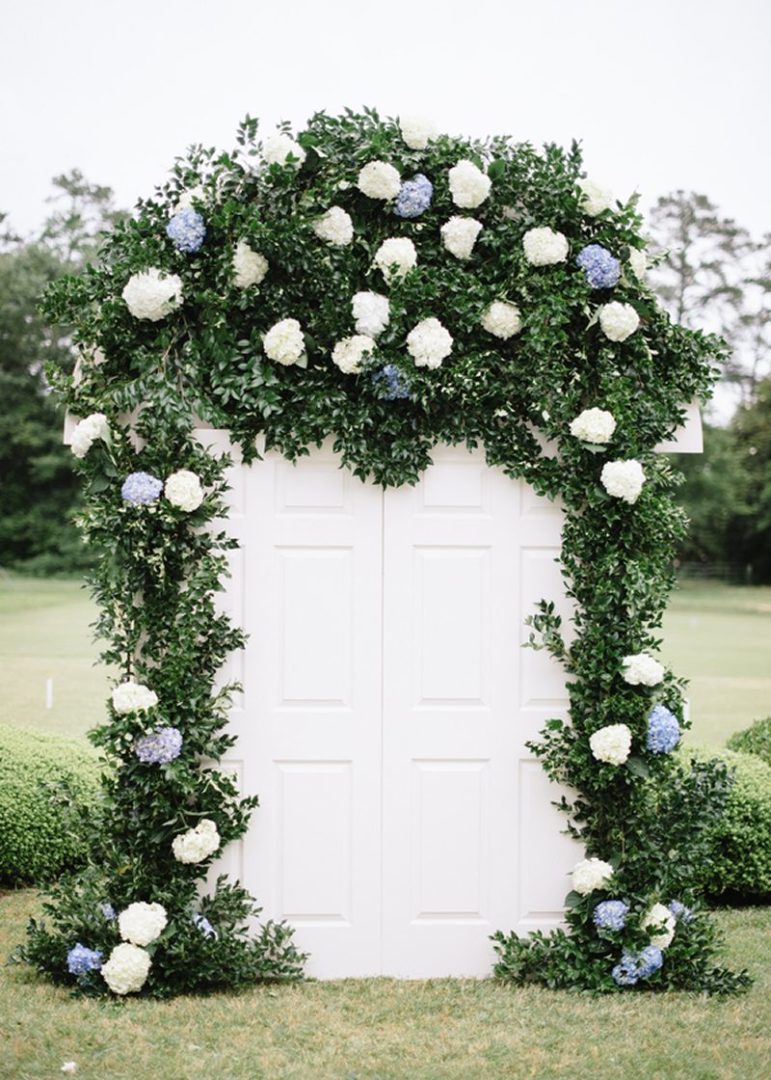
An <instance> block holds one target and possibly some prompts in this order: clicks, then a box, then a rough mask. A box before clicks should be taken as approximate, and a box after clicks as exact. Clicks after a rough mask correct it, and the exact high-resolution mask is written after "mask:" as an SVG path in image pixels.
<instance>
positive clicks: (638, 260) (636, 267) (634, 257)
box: [629, 248, 648, 281]
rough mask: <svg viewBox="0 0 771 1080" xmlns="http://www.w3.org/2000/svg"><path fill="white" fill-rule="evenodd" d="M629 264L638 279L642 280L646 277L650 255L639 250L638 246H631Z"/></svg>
mask: <svg viewBox="0 0 771 1080" xmlns="http://www.w3.org/2000/svg"><path fill="white" fill-rule="evenodd" d="M629 265H630V266H631V268H632V273H633V274H634V276H635V277H636V278H637V279H638V281H642V279H643V278H644V277H645V271H646V270H647V269H648V256H647V255H646V254H645V252H644V251H639V250H638V249H637V248H630V249H629Z"/></svg>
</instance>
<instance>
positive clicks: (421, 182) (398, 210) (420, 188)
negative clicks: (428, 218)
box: [394, 173, 434, 218]
mask: <svg viewBox="0 0 771 1080" xmlns="http://www.w3.org/2000/svg"><path fill="white" fill-rule="evenodd" d="M433 194H434V185H433V184H432V183H431V181H430V180H429V179H428V177H427V176H424V175H423V173H417V174H416V175H415V176H413V178H412V179H411V180H405V181H404V183H403V184H402V186H401V190H400V192H399V194H398V195H397V196H396V203H395V204H394V213H395V214H396V215H397V216H398V217H401V218H416V217H420V215H421V214H422V213H424V212H425V211H426V210H428V208H429V206H430V205H431V199H432V197H433Z"/></svg>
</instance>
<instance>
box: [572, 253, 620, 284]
mask: <svg viewBox="0 0 771 1080" xmlns="http://www.w3.org/2000/svg"><path fill="white" fill-rule="evenodd" d="M576 262H577V263H578V265H579V266H580V267H581V269H582V270H583V272H584V275H585V276H586V280H587V281H588V282H589V284H590V285H591V287H592V288H593V289H612V288H613V286H614V285H615V284H616V283H617V282H618V279H619V278H620V277H621V263H620V262H619V260H618V259H617V258H616V257H615V256H614V255H611V253H610V252H609V251H608V250H607V248H604V247H603V246H602V244H587V245H586V247H585V248H583V249H582V250H581V251H579V253H578V255H577V256H576Z"/></svg>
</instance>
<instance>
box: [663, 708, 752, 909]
mask: <svg viewBox="0 0 771 1080" xmlns="http://www.w3.org/2000/svg"><path fill="white" fill-rule="evenodd" d="M750 730H752V729H750ZM681 755H682V757H683V759H684V760H689V759H690V758H693V759H694V761H693V768H699V767H700V763H701V762H704V761H707V760H709V759H711V758H712V759H716V760H717V761H719V762H722V763H723V764H724V765H725V766H727V767H728V769H730V770H731V773H732V774H733V778H734V780H733V786H732V788H731V791H730V794H729V796H728V800H727V802H726V808H725V812H724V813H723V814H722V815H721V816H720V818H719V819H718V820H717V821H716V822H714V823H713V824H712V826H711V827H710V830H709V833H708V837H707V839H708V843H709V850H708V854H707V858H706V860H705V862H704V867H703V871H702V881H701V886H702V888H703V889H704V891H705V892H706V893H707V894H708V895H709V896H711V897H713V898H714V899H716V900H722V901H723V902H727V901H728V902H730V901H737V900H738V901H741V902H744V903H755V902H757V901H758V900H761V901H767V900H768V899H769V897H771V766H769V765H767V764H766V763H765V761H762V760H761V759H760V758H759V757H756V756H755V755H754V754H745V753H738V752H737V751H734V750H720V751H715V750H712V749H711V748H709V747H705V748H703V749H694V748H693V747H690V746H689V747H687V748H686V749H685V750H683V751H682V752H681Z"/></svg>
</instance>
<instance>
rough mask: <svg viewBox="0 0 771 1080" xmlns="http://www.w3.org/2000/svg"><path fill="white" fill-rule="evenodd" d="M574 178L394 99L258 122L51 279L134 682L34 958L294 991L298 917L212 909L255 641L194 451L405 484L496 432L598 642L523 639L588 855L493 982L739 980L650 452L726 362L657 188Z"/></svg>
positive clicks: (560, 165) (542, 747)
mask: <svg viewBox="0 0 771 1080" xmlns="http://www.w3.org/2000/svg"><path fill="white" fill-rule="evenodd" d="M581 168H582V166H581V155H580V151H579V148H578V146H577V145H573V147H572V148H571V149H570V151H569V152H565V151H563V150H561V149H559V148H558V147H556V146H551V145H550V146H546V147H545V148H544V149H543V150H542V151H537V150H535V149H534V148H533V147H531V146H530V145H527V144H521V143H514V142H513V141H512V140H510V139H509V138H492V139H489V140H487V141H475V140H469V139H465V138H456V137H449V136H446V135H438V134H436V133H434V132H433V131H432V130H431V129H430V127H429V125H427V124H426V123H424V122H422V121H419V120H412V119H406V118H402V119H401V121H399V122H397V121H392V120H381V119H380V117H379V116H378V115H377V113H375V112H374V111H372V110H365V111H363V112H362V113H360V114H355V113H353V112H350V111H348V112H346V113H345V114H344V115H342V116H340V117H329V116H327V115H326V114H324V113H318V114H316V115H315V116H313V117H312V119H311V120H310V122H309V123H308V126H307V128H306V129H305V130H304V131H303V132H301V133H300V134H299V135H298V136H297V139H296V140H294V139H293V138H292V136H291V134H290V132H289V129H288V127H283V128H281V129H280V130H279V132H277V133H276V134H275V135H273V136H270V137H269V138H268V139H266V140H265V141H264V142H262V143H261V142H259V141H258V139H257V123H256V121H254V120H253V119H250V118H248V117H247V119H246V121H245V122H244V123H243V124H242V125H241V127H240V129H239V133H238V146H237V148H236V149H235V150H234V151H233V152H232V153H225V154H219V153H217V152H216V151H214V150H211V149H205V148H202V147H194V148H193V149H192V150H191V151H190V153H189V156H188V157H187V158H185V159H184V160H178V161H177V162H176V164H175V166H174V169H173V171H172V174H171V178H170V180H169V181H168V182H167V183H166V184H165V185H164V186H163V187H162V188H160V189H158V191H157V192H156V194H155V195H154V196H153V197H152V198H150V199H148V200H145V201H143V202H140V203H139V205H138V208H137V212H136V214H135V215H134V217H133V218H132V219H130V220H128V221H126V222H124V223H122V224H120V225H119V226H118V227H117V229H116V230H115V232H114V233H113V234H112V235H111V236H110V237H109V239H108V240H107V242H106V243H105V245H104V248H103V251H102V255H101V260H100V262H99V263H98V264H97V265H95V266H93V267H91V268H89V269H88V270H87V271H86V272H85V273H84V274H83V276H81V277H78V278H71V279H66V280H64V281H61V282H59V283H57V284H56V285H55V286H54V287H53V288H52V289H51V291H50V293H49V294H48V297H47V300H46V311H47V315H48V317H49V318H50V319H51V320H53V321H56V322H58V323H64V324H69V325H72V326H74V340H75V343H76V344H77V346H78V348H79V350H80V353H81V358H80V361H79V364H78V368H77V370H76V373H75V376H74V378H73V377H69V376H66V375H63V374H62V373H61V372H58V373H57V372H52V373H51V376H50V377H51V380H52V382H53V383H54V385H55V387H56V389H57V391H58V392H59V393H60V394H61V395H62V397H63V399H64V400H65V402H66V404H67V406H68V408H69V409H70V411H71V412H72V413H73V414H75V415H77V416H80V417H86V418H87V419H85V420H84V421H82V422H81V423H80V425H79V426H78V428H77V429H76V431H75V434H74V436H73V451H74V452H75V454H76V456H77V457H78V460H79V468H80V470H81V472H82V474H83V479H84V483H85V490H86V498H87V503H86V510H85V512H84V514H83V518H82V527H83V531H84V535H85V538H86V539H87V540H88V541H89V542H90V543H92V544H95V545H96V546H97V548H98V550H99V552H100V553H101V558H100V562H99V566H98V569H97V570H96V572H95V574H94V577H93V583H92V584H93V589H94V593H95V595H96V598H97V600H98V601H99V604H100V609H101V616H100V619H99V624H98V631H99V633H100V634H101V635H102V636H103V637H104V638H105V639H106V640H107V642H108V645H107V647H106V649H105V651H104V653H103V659H104V660H106V661H107V662H109V663H112V664H115V665H117V666H118V667H119V668H120V669H121V671H122V673H123V679H122V682H121V684H120V685H119V686H118V687H117V688H116V690H115V692H114V693H113V698H112V703H111V706H110V719H109V722H108V723H106V724H105V725H103V726H102V727H100V728H98V729H97V730H96V731H95V732H94V733H93V734H92V738H93V740H94V742H95V743H96V744H97V745H98V746H100V747H101V748H102V749H103V750H104V751H105V752H106V754H107V756H108V759H109V761H110V762H111V764H112V765H113V766H114V769H113V771H112V772H111V773H110V775H109V776H107V777H106V778H105V799H104V808H103V813H102V816H101V819H100V820H99V821H98V822H97V823H95V827H94V829H93V840H92V859H91V861H90V863H89V865H88V867H87V868H86V869H85V870H84V871H82V872H79V873H78V874H76V875H72V876H70V877H68V878H67V879H65V880H64V881H62V882H61V883H60V884H59V885H58V887H57V888H56V889H55V890H54V892H53V895H52V897H51V899H50V901H49V903H48V905H47V910H48V916H49V921H48V922H47V923H39V924H33V925H32V926H31V927H30V933H29V937H28V942H27V945H26V946H25V949H24V955H25V957H26V959H27V960H28V961H29V962H31V963H33V964H35V965H36V966H37V967H38V968H39V969H40V970H42V971H44V972H46V973H47V974H49V975H50V976H51V977H53V978H54V979H56V980H59V981H63V982H69V983H71V984H74V985H75V986H76V987H77V989H79V990H80V991H83V992H87V993H106V992H109V991H112V992H113V993H117V994H119V995H122V994H125V993H131V992H141V993H144V994H151V995H162V994H171V993H175V992H181V991H189V990H201V989H210V988H215V987H229V986H237V985H241V984H245V983H249V982H252V981H254V980H255V979H258V978H281V977H285V978H292V977H297V976H299V974H300V973H301V970H302V960H303V958H302V957H301V956H300V955H299V954H298V953H297V951H296V950H295V948H294V946H293V944H292V940H291V931H290V930H289V929H288V928H287V927H286V926H283V925H275V924H270V923H269V924H267V925H266V926H264V927H263V928H262V930H261V931H260V933H259V934H258V935H257V937H252V938H250V937H249V936H248V935H247V933H246V932H245V931H244V930H243V928H242V927H243V920H244V917H245V916H246V915H247V914H248V913H249V912H250V911H251V910H252V901H251V899H250V898H249V897H248V895H247V894H246V893H245V892H244V891H243V890H242V889H241V888H240V887H238V886H234V885H231V884H228V883H227V882H226V881H225V880H224V879H220V880H219V881H218V882H217V885H216V888H215V889H214V891H213V892H212V893H211V895H209V896H207V897H205V898H203V899H199V883H200V882H201V880H202V879H203V878H204V877H205V876H206V872H207V867H208V865H209V864H210V862H211V860H212V858H213V857H214V853H215V852H216V851H217V850H219V848H220V846H221V845H222V844H225V843H227V842H229V841H231V840H233V839H235V838H236V837H238V836H239V835H241V834H242V833H243V832H244V831H245V829H246V827H247V823H248V818H249V814H250V812H251V810H252V809H253V807H254V806H255V805H256V799H243V800H242V799H239V798H238V795H237V792H236V790H235V788H234V785H233V782H232V780H231V779H230V778H229V777H228V776H227V775H226V774H224V773H222V772H220V771H218V769H217V768H216V762H217V761H218V760H219V759H220V758H221V757H222V755H223V753H224V752H225V751H226V750H227V748H228V747H229V745H231V742H232V740H231V739H230V738H229V737H228V736H227V735H226V734H225V733H224V726H225V722H226V714H227V706H228V701H229V691H228V690H224V691H220V692H215V691H214V689H213V686H214V679H215V675H216V672H217V670H218V669H219V667H220V666H221V664H222V663H223V661H224V659H225V658H226V656H227V654H228V653H229V652H230V651H231V650H233V649H237V648H239V647H240V646H241V645H242V644H243V636H242V634H241V631H240V630H239V629H238V628H235V627H233V626H231V625H230V624H229V622H228V620H227V619H226V618H225V617H223V616H222V615H218V614H217V613H216V610H215V605H214V595H215V593H216V590H217V588H218V587H219V582H220V580H221V579H222V577H223V575H224V573H225V570H226V564H225V553H226V551H227V549H228V548H230V547H232V546H235V542H234V541H233V540H230V539H229V538H228V537H227V535H226V534H225V533H224V532H223V531H221V530H220V529H219V527H218V525H217V519H218V517H219V516H220V515H221V514H222V513H223V500H222V496H223V491H224V482H223V474H224V469H225V467H226V464H227V461H226V460H225V459H224V458H221V459H217V458H215V457H213V456H210V455H209V454H208V453H207V452H206V451H205V450H203V449H202V448H201V447H200V445H198V443H196V441H195V440H194V439H193V437H192V431H193V428H194V426H195V424H196V422H197V418H203V420H205V421H206V422H207V423H208V424H210V425H211V426H213V427H221V428H226V429H228V430H229V431H230V433H231V438H232V439H233V440H234V441H236V442H238V443H240V445H241V447H242V450H243V454H244V458H245V460H246V461H249V460H252V459H253V458H254V457H255V456H256V449H255V439H256V436H257V435H258V434H262V435H264V437H265V443H266V446H267V447H268V448H276V449H278V450H279V451H281V452H282V453H283V454H284V455H286V456H287V457H288V458H290V459H295V458H297V457H298V456H300V455H301V454H303V453H307V447H308V446H309V445H312V444H318V443H320V442H321V440H322V439H324V438H325V437H327V436H328V435H330V434H331V435H333V436H334V438H335V444H336V448H337V449H338V450H339V451H340V453H341V455H342V459H343V462H344V463H345V465H346V466H348V467H350V468H351V469H352V470H353V471H354V472H355V473H356V474H358V475H360V476H362V477H370V478H373V479H374V480H375V481H376V482H377V483H379V484H383V485H392V484H402V483H414V482H415V481H416V479H417V477H418V476H419V474H420V473H421V471H422V470H423V469H424V468H425V467H426V465H427V464H428V463H429V462H430V455H431V448H432V446H433V445H434V444H435V443H436V442H437V441H440V440H441V441H443V442H449V443H461V442H465V443H467V444H468V445H470V446H476V445H482V446H484V448H485V452H486V455H487V459H488V461H489V462H490V464H492V465H497V466H501V467H502V468H503V469H504V470H505V471H506V472H507V473H508V474H509V475H511V476H513V477H522V478H524V479H526V480H527V481H528V482H529V483H530V484H532V485H533V487H534V488H535V489H536V491H538V492H539V493H541V494H544V495H547V496H549V497H557V496H559V497H560V498H561V500H562V502H563V504H564V506H565V511H566V521H565V527H564V535H563V547H562V556H561V558H562V567H563V571H564V574H565V578H566V583H567V589H568V593H569V595H570V596H571V597H572V599H573V600H574V602H575V605H576V615H575V637H574V640H573V642H572V644H571V645H570V646H569V647H568V646H567V645H566V643H565V641H564V639H563V636H562V632H561V627H560V620H559V618H558V617H557V616H556V615H555V613H554V608H553V605H552V604H551V603H549V602H548V601H547V600H544V601H543V602H542V604H541V605H540V609H539V611H537V612H536V613H534V615H533V617H532V619H531V624H532V635H531V643H532V644H533V646H534V647H536V648H540V647H545V648H547V649H548V650H549V651H550V652H551V653H552V654H553V655H554V656H556V657H557V658H558V659H559V660H560V661H561V662H562V663H563V664H564V665H565V667H566V669H567V671H568V673H569V676H570V682H569V690H570V703H571V721H570V723H569V724H564V723H562V722H561V721H560V720H553V721H550V722H549V723H548V724H547V728H546V730H545V732H544V735H543V739H542V741H541V742H540V743H539V744H538V745H537V746H536V747H534V749H535V752H536V753H537V754H538V755H539V756H540V758H541V760H542V763H543V765H544V767H545V768H546V770H547V772H548V773H549V775H550V776H552V777H554V778H556V779H558V780H560V781H563V782H565V783H566V784H568V785H569V786H570V787H571V788H572V789H573V790H574V791H575V792H576V797H575V799H574V801H573V803H572V805H568V804H567V803H565V804H564V807H563V808H564V809H565V810H566V812H567V813H568V817H569V822H570V824H569V828H570V829H571V831H572V832H573V833H574V834H575V835H576V836H578V837H579V838H580V839H581V840H582V841H583V842H584V843H585V845H586V848H587V855H588V857H589V858H588V861H587V862H585V863H584V864H582V865H581V866H579V867H578V868H577V869H576V871H575V873H574V879H573V880H574V890H573V891H572V892H571V893H570V895H569V896H568V900H567V904H568V914H567V922H568V929H567V931H566V932H565V931H557V932H556V933H554V934H553V935H550V936H549V937H544V936H541V935H535V936H534V937H533V938H531V939H529V940H528V941H520V940H518V939H517V938H516V937H514V936H513V935H509V936H506V935H505V934H503V933H500V934H498V935H497V941H496V947H497V950H498V952H499V956H500V962H499V964H498V966H497V972H498V974H499V975H500V976H502V977H504V978H507V979H510V980H513V981H525V980H533V981H540V982H543V983H545V984H546V985H550V986H570V987H582V988H593V989H599V990H620V989H622V988H625V987H629V986H636V987H637V988H638V989H642V988H651V989H653V988H687V989H692V990H695V989H701V990H705V989H706V990H711V991H715V990H717V991H730V990H735V989H738V988H740V987H741V986H743V985H745V984H746V978H745V977H744V976H743V975H740V976H735V975H732V974H731V973H729V972H726V971H723V970H721V969H713V968H711V967H710V963H711V960H710V958H711V955H712V952H713V944H714V932H713V929H712V926H711V923H710V922H709V920H708V919H707V917H706V916H705V915H703V914H702V913H700V912H699V911H698V910H697V909H696V908H695V907H694V901H695V900H696V897H695V896H694V894H693V891H692V889H691V886H690V884H689V882H690V877H691V874H690V871H691V869H692V866H693V861H694V859H696V858H698V852H699V846H698V845H699V833H700V829H701V828H702V826H703V824H704V823H703V821H702V822H699V820H697V819H698V817H699V814H702V813H704V812H705V811H703V807H704V806H706V805H707V802H705V793H706V794H709V793H710V792H711V793H716V792H718V790H719V788H720V785H721V783H723V782H724V779H725V778H724V777H721V776H719V775H717V774H715V773H714V772H712V771H710V769H709V768H708V767H704V768H703V769H702V771H701V772H700V773H694V774H692V775H691V776H689V777H687V776H683V775H682V773H681V772H680V771H679V770H678V769H677V767H676V766H675V764H674V762H673V760H672V758H671V757H670V755H669V753H668V751H669V750H671V749H672V747H673V745H674V743H675V742H676V741H677V738H678V737H679V730H680V728H681V727H682V726H684V723H683V697H682V690H683V684H682V682H681V681H680V680H678V679H677V678H676V677H675V676H674V675H673V674H672V673H671V672H668V671H665V670H664V668H663V667H662V666H661V665H659V664H658V662H657V661H656V660H655V658H654V657H653V656H652V655H651V652H655V650H656V648H657V645H658V641H657V639H656V636H655V634H656V629H657V628H658V627H659V625H660V620H661V615H662V611H663V608H664V605H665V602H666V597H667V594H668V591H669V589H670V587H671V585H672V557H673V545H674V543H675V542H676V539H677V537H678V536H680V535H681V533H682V531H683V529H684V528H685V521H684V518H683V515H682V513H681V511H679V510H678V509H677V507H676V506H675V504H674V503H673V500H672V496H671V491H672V488H673V485H674V483H675V479H674V478H673V475H672V474H671V471H670V468H669V465H668V463H667V461H666V460H665V459H664V458H663V457H660V456H656V455H655V454H654V447H655V446H656V444H657V443H658V442H659V441H660V440H662V439H664V438H666V437H668V436H670V435H671V434H672V432H673V431H674V430H675V429H676V428H677V427H678V426H679V425H680V423H681V422H682V420H683V416H684V411H683V403H684V402H687V401H690V400H691V399H692V398H693V397H695V396H700V397H702V398H703V397H705V396H706V395H707V394H708V392H709V389H710V386H711V384H712V381H713V379H714V376H715V362H716V360H718V359H719V358H720V357H721V355H722V351H723V346H722V343H721V342H720V341H719V340H717V339H716V338H714V337H710V336H706V335H704V334H701V333H698V332H694V331H690V330H686V329H684V328H682V327H679V326H676V325H673V323H672V322H671V321H670V319H669V317H668V316H667V315H666V314H665V313H664V312H663V311H662V310H661V309H660V308H659V307H658V306H657V304H656V302H655V299H654V297H653V295H652V293H651V291H650V289H649V288H648V286H647V285H646V283H645V255H644V241H643V239H642V238H641V234H640V228H641V219H640V217H639V215H638V213H637V210H636V207H635V199H631V200H630V201H629V202H627V203H626V204H623V205H622V204H619V203H618V202H616V201H615V200H614V199H613V198H612V196H610V195H609V193H607V192H606V191H604V190H603V189H601V188H599V187H597V186H596V185H594V184H592V183H591V182H590V181H587V180H585V179H583V178H582V173H581ZM332 208H335V209H332ZM330 210H331V211H332V212H331V213H330ZM356 294H364V296H363V298H362V297H361V296H359V298H358V300H356V301H355V302H354V301H353V298H354V297H355V296H356ZM373 294H374V295H373ZM129 418H130V419H129ZM543 438H545V439H547V440H549V441H550V442H551V443H552V444H553V445H554V446H555V448H556V452H555V454H554V456H547V455H544V454H543V453H542V451H541V446H542V439H543ZM230 689H231V690H232V687H231V688H230ZM204 760H205V761H208V762H213V763H214V764H213V765H206V766H202V764H201V763H202V761H204ZM500 857H501V858H506V857H507V854H506V852H501V853H500ZM665 939H666V940H665ZM670 939H671V940H670Z"/></svg>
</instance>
